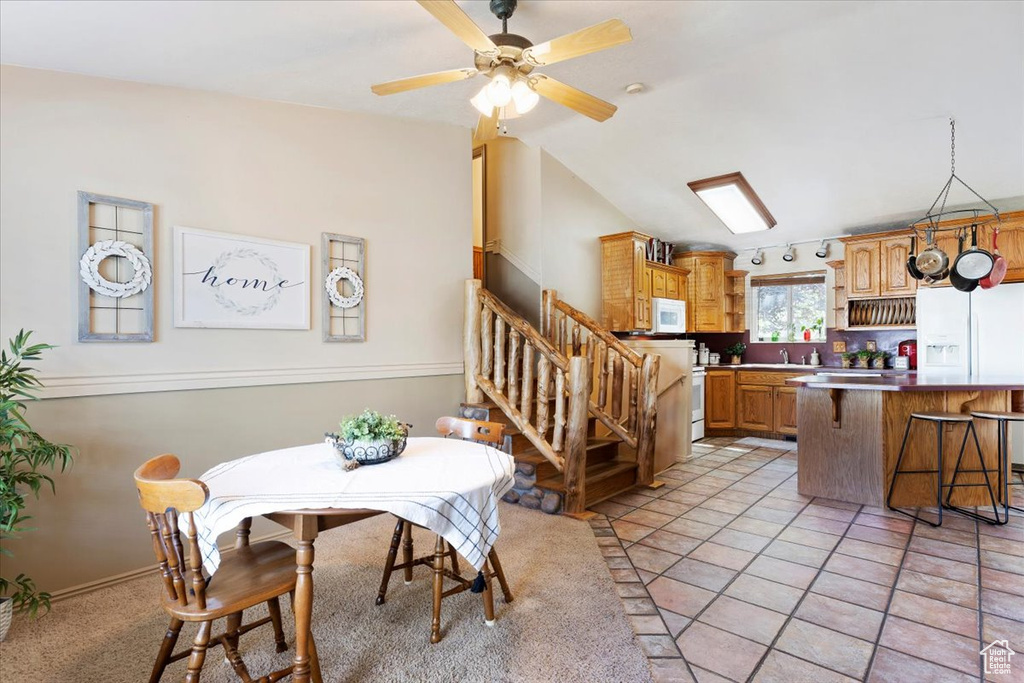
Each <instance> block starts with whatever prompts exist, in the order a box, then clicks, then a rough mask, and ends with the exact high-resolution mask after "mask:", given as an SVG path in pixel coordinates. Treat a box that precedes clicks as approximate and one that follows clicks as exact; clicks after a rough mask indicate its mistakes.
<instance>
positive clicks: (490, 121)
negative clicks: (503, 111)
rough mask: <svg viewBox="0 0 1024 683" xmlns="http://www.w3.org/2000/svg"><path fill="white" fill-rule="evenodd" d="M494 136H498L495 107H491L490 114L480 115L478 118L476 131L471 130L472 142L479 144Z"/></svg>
mask: <svg viewBox="0 0 1024 683" xmlns="http://www.w3.org/2000/svg"><path fill="white" fill-rule="evenodd" d="M496 137H498V109H497V107H495V108H493V109H491V115H490V116H484V115H483V114H481V115H480V120H479V121H477V124H476V131H474V132H473V144H474V145H479V144H482V143H484V142H487V141H488V140H493V139H494V138H496Z"/></svg>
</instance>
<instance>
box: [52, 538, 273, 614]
mask: <svg viewBox="0 0 1024 683" xmlns="http://www.w3.org/2000/svg"><path fill="white" fill-rule="evenodd" d="M291 535H292V532H291V531H288V530H287V529H286V530H283V531H278V532H275V533H272V534H267V535H265V536H260V537H258V538H253V539H252V542H253V543H259V542H260V541H271V540H278V539H281V538H288V537H290V536H291ZM234 549H235V548H234V546H230V547H227V548H223V549H221V555H227V554H228V553H231V552H232V551H234ZM156 570H157V564H156V563H155V562H154V563H153V564H151V565H148V566H146V567H140V568H138V569H133V570H131V571H127V572H123V573H121V574H115V575H114V576H107V577H104V578H102V579H96V580H95V581H89V582H88V583H82V584H79V585H77V586H71V587H70V588H62V589H61V590H59V591H54V592H53V594H52V595H51V596H50V602H51V603H55V602H60V601H62V600H67V599H68V598H75V597H78V596H79V595H86V594H88V593H92V592H93V591H98V590H100V589H102V588H109V587H111V586H116V585H118V584H119V583H124V582H126V581H131V580H133V579H137V578H139V577H140V576H145V575H146V574H152V573H154V572H156Z"/></svg>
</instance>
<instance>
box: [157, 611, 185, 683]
mask: <svg viewBox="0 0 1024 683" xmlns="http://www.w3.org/2000/svg"><path fill="white" fill-rule="evenodd" d="M183 623H185V622H183V621H182V620H181V619H174V618H171V624H170V626H168V627H167V633H165V634H164V640H163V642H162V643H160V652H158V653H157V655H156V664H154V665H153V673H152V674H150V676H149V683H159V681H160V677H161V676H163V675H164V669H166V668H167V662H168V660H170V658H171V655H172V654H174V646H175V645H177V644H178V636H179V635H180V634H181V625H182V624H183Z"/></svg>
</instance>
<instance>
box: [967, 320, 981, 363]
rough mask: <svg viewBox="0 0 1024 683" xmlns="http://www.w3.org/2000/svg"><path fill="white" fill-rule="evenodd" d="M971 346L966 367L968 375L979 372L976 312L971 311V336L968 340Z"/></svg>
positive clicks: (979, 354) (979, 346) (979, 360)
mask: <svg viewBox="0 0 1024 683" xmlns="http://www.w3.org/2000/svg"><path fill="white" fill-rule="evenodd" d="M968 344H970V348H971V364H970V366H969V367H968V373H967V374H969V375H979V374H981V367H980V362H981V353H979V352H980V350H981V345H980V344H979V343H978V314H977V313H971V338H970V340H969V341H968Z"/></svg>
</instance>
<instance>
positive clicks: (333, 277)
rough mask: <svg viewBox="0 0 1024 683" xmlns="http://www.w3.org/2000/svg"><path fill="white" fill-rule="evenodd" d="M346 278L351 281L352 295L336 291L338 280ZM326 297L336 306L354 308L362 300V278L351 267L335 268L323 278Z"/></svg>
mask: <svg viewBox="0 0 1024 683" xmlns="http://www.w3.org/2000/svg"><path fill="white" fill-rule="evenodd" d="M341 280H348V281H349V282H351V283H352V296H342V295H341V292H340V291H338V282H339V281H341ZM324 289H325V290H327V298H328V299H330V300H331V303H332V304H334V305H335V306H337V307H338V308H355V307H356V306H358V305H359V302H360V301H362V300H363V279H362V278H361V277H359V276H358V275H356V271H354V270H352V269H351V268H335V269H334V270H332V271H331V272H330V274H328V276H327V279H325V280H324Z"/></svg>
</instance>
